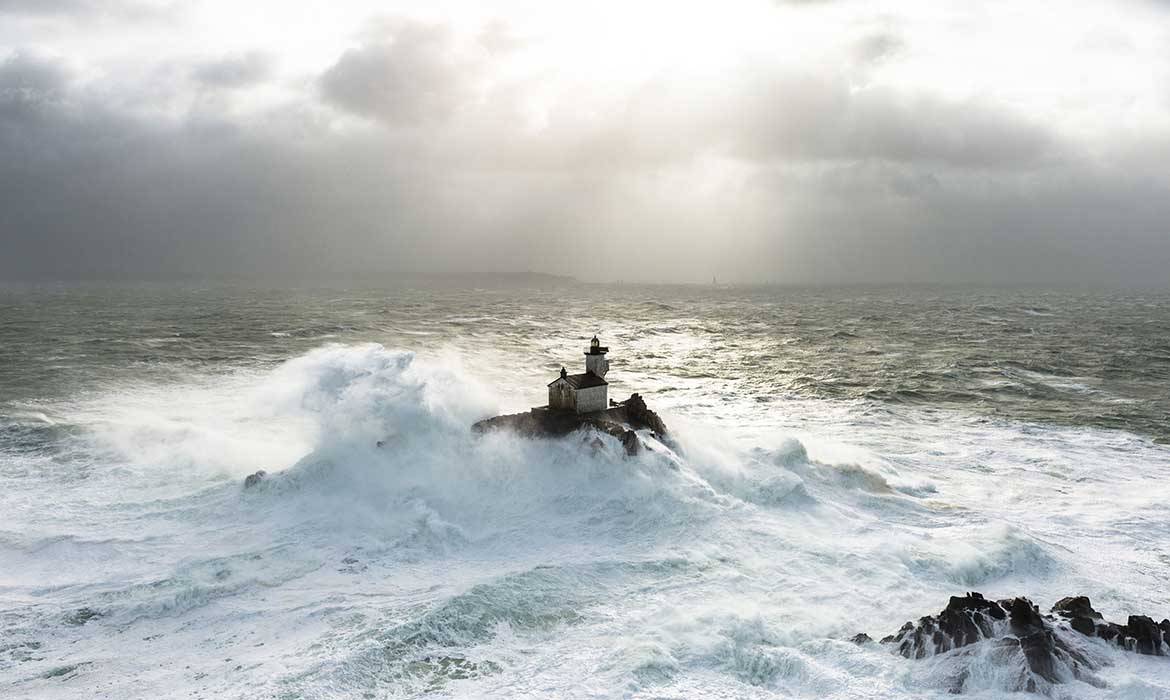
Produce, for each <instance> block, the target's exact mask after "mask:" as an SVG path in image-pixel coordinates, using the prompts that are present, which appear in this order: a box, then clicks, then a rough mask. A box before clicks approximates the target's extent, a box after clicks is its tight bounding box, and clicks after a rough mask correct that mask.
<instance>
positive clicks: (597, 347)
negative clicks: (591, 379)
mask: <svg viewBox="0 0 1170 700" xmlns="http://www.w3.org/2000/svg"><path fill="white" fill-rule="evenodd" d="M607 352H609V348H605V347H602V346H601V341H600V340H598V339H597V336H593V340H590V341H589V349H588V350H586V351H585V371H586V372H592V373H594V374H596V375H597V376H599V377H601V378H602V379H605V373H606V372H608V371H609V360H607V359H605V353H607Z"/></svg>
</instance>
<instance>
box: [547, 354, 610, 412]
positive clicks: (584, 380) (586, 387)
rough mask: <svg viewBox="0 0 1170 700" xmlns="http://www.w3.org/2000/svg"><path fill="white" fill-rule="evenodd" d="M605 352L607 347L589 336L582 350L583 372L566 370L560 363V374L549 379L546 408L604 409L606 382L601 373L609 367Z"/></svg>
mask: <svg viewBox="0 0 1170 700" xmlns="http://www.w3.org/2000/svg"><path fill="white" fill-rule="evenodd" d="M607 352H609V348H607V347H602V345H601V341H600V340H598V339H597V336H593V340H591V341H589V349H588V350H586V351H585V372H584V373H582V374H569V373H568V371H567V370H565V368H564V367H562V368H561V376H559V377H557V378H556V379H554V380H553V381H552V382H550V383H549V385H548V407H549V409H550V410H560V411H573V412H575V413H592V412H593V411H604V410H605V409H607V408H608V407H609V382H607V381H605V374H606V372H608V371H609V360H607V359H605V353H607Z"/></svg>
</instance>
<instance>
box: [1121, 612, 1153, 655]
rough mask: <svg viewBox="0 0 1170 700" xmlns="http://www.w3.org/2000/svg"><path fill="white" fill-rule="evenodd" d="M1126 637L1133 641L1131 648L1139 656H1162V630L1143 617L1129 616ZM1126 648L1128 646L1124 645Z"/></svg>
mask: <svg viewBox="0 0 1170 700" xmlns="http://www.w3.org/2000/svg"><path fill="white" fill-rule="evenodd" d="M1125 627H1126V636H1127V637H1129V638H1130V639H1132V640H1133V643H1132V648H1133V651H1136V652H1137V653H1139V654H1147V655H1150V656H1162V630H1161V628H1160V627H1158V625H1157V623H1155V622H1154V621H1153V620H1151V619H1150V618H1148V617H1146V616H1145V615H1130V616H1129V622H1127V623H1126V625H1125ZM1126 646H1127V647H1129V646H1130V644H1128V643H1127V644H1126Z"/></svg>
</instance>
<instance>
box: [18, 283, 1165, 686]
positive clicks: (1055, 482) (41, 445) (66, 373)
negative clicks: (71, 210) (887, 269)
mask: <svg viewBox="0 0 1170 700" xmlns="http://www.w3.org/2000/svg"><path fill="white" fill-rule="evenodd" d="M594 333H597V334H598V335H599V336H600V337H601V339H602V340H603V341H604V343H605V344H606V345H608V346H609V347H610V364H611V371H610V374H609V377H608V379H609V380H610V383H611V386H610V394H611V397H614V398H625V397H626V396H628V395H629V394H630V393H632V392H635V391H637V392H640V393H641V394H642V395H643V396H644V397H645V398H646V400H647V402H648V403H649V404H650V406H651V408H654V409H655V410H657V411H658V412H659V413H660V414H662V416H663V418H664V419H665V421H666V423H667V425H668V426H669V427H670V428H671V430H672V432H673V434H674V437H675V438H676V440H677V443H678V445H677V450H673V451H672V450H660V451H655V452H645V453H643V454H641V455H640V456H638V457H636V458H627V457H625V455H624V452H623V451H622V449H621V446H620V445H619V444H617V443H616V441H615V442H613V443H612V444H611V443H610V442H608V438H607V442H606V443H605V445H604V446H603V448H602V449H597V448H596V447H594V446H591V445H590V444H589V442H588V441H583V440H582V439H581V436H580V435H571V436H569V437H566V438H563V439H557V440H524V439H519V438H516V437H513V436H509V435H507V434H492V435H488V436H482V437H481V436H473V435H472V434H471V433H470V431H469V430H468V427H469V426H470V424H471V423H473V422H474V421H476V420H478V419H480V418H484V417H487V416H490V415H494V414H497V413H504V412H517V411H522V410H526V409H527V408H528V407H530V406H534V405H539V404H542V403H543V402H544V400H545V385H546V384H547V382H548V381H550V380H551V379H552V378H553V377H554V376H555V374H556V372H557V371H558V370H559V369H560V367H561V366H562V365H565V366H567V367H569V368H570V369H571V370H572V369H575V368H576V367H577V366H578V365H579V364H580V363H581V362H582V359H583V358H582V354H581V353H582V351H583V350H584V346H585V344H586V343H587V341H588V338H589V337H591V336H592V335H593V334H594ZM379 441H380V442H382V443H383V446H382V447H381V448H379V447H377V446H376V445H377V443H378V442H379ZM260 469H263V470H266V471H267V472H268V474H269V477H268V478H267V479H265V481H264V482H263V483H262V484H261V486H260V487H257V488H253V489H247V490H245V489H244V488H243V487H242V481H243V478H244V477H245V475H247V474H250V473H252V472H255V471H257V470H260ZM1168 484H1170V293H1166V292H1138V291H1127V292H1103V291H1079V290H1035V289H960V288H937V289H933V288H848V289H819V290H813V289H808V290H802V289H784V288H769V289H765V288H753V289H741V288H720V287H642V286H632V285H620V286H619V285H612V286H606V285H565V286H545V287H542V288H531V289H525V288H486V289H442V288H412V287H409V286H399V287H394V286H387V287H386V288H384V289H372V288H366V289H345V288H340V287H338V288H332V289H325V288H321V289H249V288H244V287H235V286H225V285H213V286H207V287H198V286H179V285H170V286H163V285H155V286H115V285H106V286H102V285H73V286H26V287H5V288H2V289H0V697H2V698H12V699H17V698H117V699H130V698H152V699H153V698H160V697H176V698H177V697H183V698H281V699H288V700H291V699H293V698H306V699H309V698H313V699H317V698H322V699H323V698H399V697H403V698H408V697H409V698H417V697H475V698H479V697H542V698H543V697H565V698H586V697H588V698H609V697H630V698H696V697H724V698H942V697H952V696H951V695H950V694H949V692H948V690H949V685H948V683H947V679H946V678H945V673H946V670H945V667H944V666H943V665H942V664H940V663H937V662H936V660H933V659H928V660H918V661H912V660H907V659H903V658H902V657H900V656H897V655H896V654H893V653H891V652H890V651H889V650H887V649H885V648H883V647H881V646H878V645H869V646H857V645H854V644H852V643H850V642H849V641H847V640H848V638H849V637H850V636H852V635H853V634H855V633H857V632H862V631H864V632H868V633H869V634H870V635H871V636H874V637H875V638H877V637H879V636H884V635H886V634H890V633H893V632H894V631H896V630H897V629H898V628H899V627H900V626H901V625H902V624H903V623H904V622H906V621H907V620H912V619H916V618H918V617H920V616H922V615H926V614H930V613H935V612H937V611H938V610H940V609H941V608H942V607H944V606H945V604H946V601H947V598H948V597H949V596H951V595H955V594H959V593H962V592H964V591H970V590H974V591H981V592H982V593H984V594H985V595H987V596H989V597H1007V596H1017V595H1022V596H1027V597H1029V598H1031V599H1032V600H1034V601H1036V602H1037V603H1038V604H1039V605H1040V606H1041V607H1042V608H1047V606H1050V605H1051V604H1052V603H1053V602H1055V601H1056V600H1057V599H1059V598H1061V597H1064V596H1066V595H1074V594H1081V595H1087V596H1089V597H1090V598H1091V599H1092V601H1093V604H1094V606H1095V607H1096V608H1097V609H1098V610H1100V611H1101V612H1103V613H1104V614H1105V617H1106V618H1108V619H1118V620H1120V621H1124V619H1125V617H1126V616H1127V615H1129V614H1131V613H1139V614H1148V615H1151V616H1153V617H1155V619H1161V618H1162V617H1168V616H1170V583H1168V574H1170V485H1168ZM1094 643H1095V642H1094ZM1102 646H1103V643H1102ZM1101 653H1102V654H1103V655H1105V657H1106V658H1107V659H1108V660H1109V665H1108V666H1107V667H1106V668H1105V669H1103V670H1102V671H1101V672H1100V673H1099V676H1100V678H1101V679H1102V680H1103V681H1105V683H1106V687H1104V688H1098V687H1093V686H1090V685H1087V684H1084V683H1079V682H1073V683H1070V684H1068V685H1065V686H1061V687H1060V689H1059V690H1058V691H1057V695H1058V697H1065V698H1078V699H1079V698H1133V699H1135V700H1136V699H1139V698H1140V699H1145V698H1170V660H1168V659H1166V658H1159V657H1145V656H1139V655H1136V654H1131V653H1125V652H1122V651H1119V650H1116V649H1107V648H1104V647H1103V648H1102V650H1101ZM980 678H981V679H982V680H980V681H979V683H982V684H983V685H982V686H979V687H976V688H975V690H976V694H977V696H978V697H984V698H1001V697H1008V696H1010V695H1011V693H1009V692H1008V691H1007V690H1006V689H1005V688H1004V687H1003V686H1002V685H1001V682H1000V680H999V677H998V676H997V675H996V674H995V673H994V672H989V673H987V674H984V675H983V676H980Z"/></svg>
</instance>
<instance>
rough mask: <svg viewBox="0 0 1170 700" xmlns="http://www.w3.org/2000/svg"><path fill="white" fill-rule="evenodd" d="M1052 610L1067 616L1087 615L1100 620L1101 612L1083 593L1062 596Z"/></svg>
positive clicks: (1070, 617)
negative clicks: (1095, 608)
mask: <svg viewBox="0 0 1170 700" xmlns="http://www.w3.org/2000/svg"><path fill="white" fill-rule="evenodd" d="M1052 612H1054V613H1056V614H1057V615H1060V616H1061V617H1065V618H1069V619H1072V618H1075V617H1087V618H1089V619H1091V620H1100V619H1101V613H1099V612H1097V611H1096V610H1094V609H1093V604H1092V603H1091V602H1089V599H1088V598H1086V597H1085V596H1083V595H1078V596H1071V597H1068V598H1061V599H1060V600H1058V601H1056V605H1053V606H1052Z"/></svg>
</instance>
